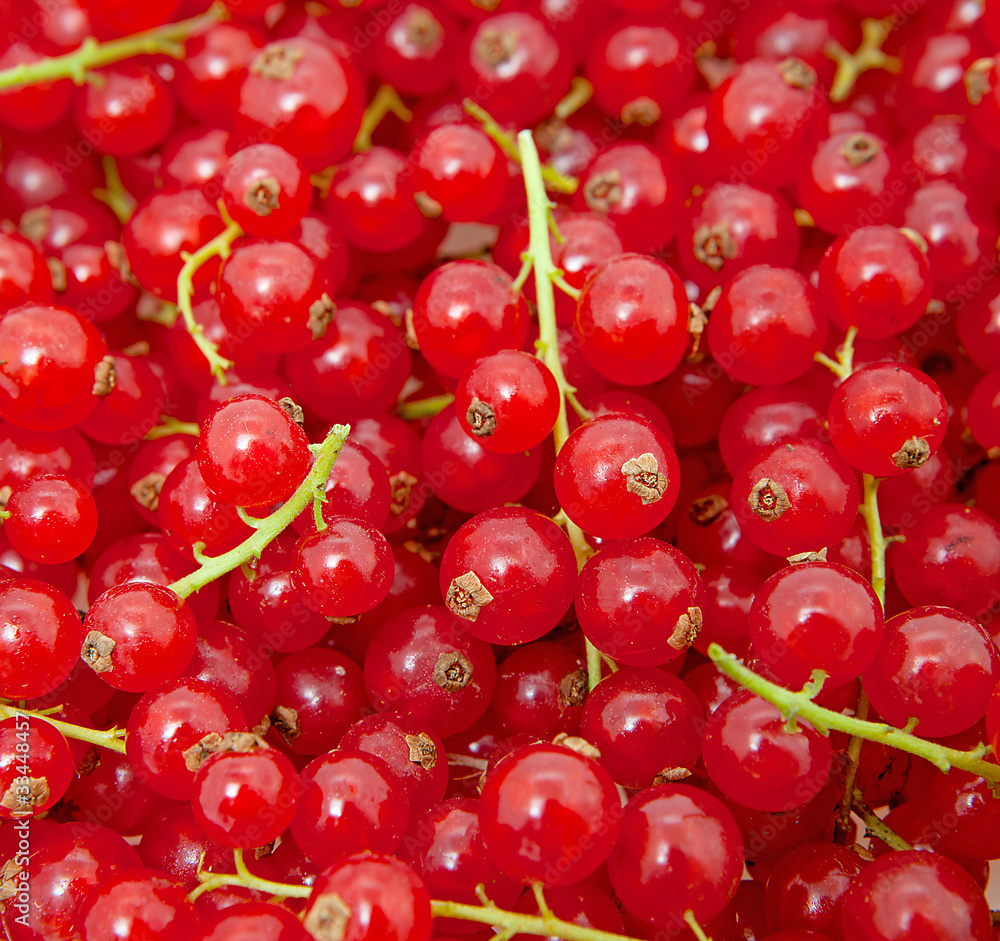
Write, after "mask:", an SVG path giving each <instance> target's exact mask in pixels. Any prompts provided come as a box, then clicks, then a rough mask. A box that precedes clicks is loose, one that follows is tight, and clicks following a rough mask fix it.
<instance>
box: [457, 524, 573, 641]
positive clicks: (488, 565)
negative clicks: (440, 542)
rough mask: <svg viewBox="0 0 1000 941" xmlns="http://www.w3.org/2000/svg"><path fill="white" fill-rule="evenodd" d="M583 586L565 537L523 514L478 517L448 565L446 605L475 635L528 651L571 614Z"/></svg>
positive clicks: (461, 533) (460, 539)
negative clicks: (525, 645)
mask: <svg viewBox="0 0 1000 941" xmlns="http://www.w3.org/2000/svg"><path fill="white" fill-rule="evenodd" d="M477 583H478V584H477ZM575 584H576V561H575V559H574V556H573V549H572V547H571V546H570V543H569V539H568V538H567V537H566V535H565V533H563V531H562V530H560V529H559V527H558V526H556V524H555V523H553V522H552V520H550V519H549V518H548V517H546V516H543V515H542V514H541V513H536V512H535V511H534V510H528V509H525V508H523V507H500V508H498V509H495V510H488V511H486V512H484V513H480V514H478V515H477V516H474V517H473V518H472V519H471V520H469V522H467V523H465V524H464V525H463V526H462V527H461V528H460V529H459V530H458V531H457V532H456V533H455V534H454V536H452V538H451V540H450V541H449V543H448V546H447V548H446V549H445V552H444V555H443V556H442V558H441V574H440V585H441V593H442V595H443V596H444V598H445V604H447V605H448V607H449V608H450V609H451V610H452V611H453V612H454V613H455V614H456V615H458V616H459V617H460V618H462V619H463V622H464V623H463V627H464V628H465V629H466V630H468V631H469V633H470V634H472V635H473V636H474V637H478V638H480V639H481V640H485V641H488V642H490V643H494V644H523V643H527V642H528V641H532V640H536V639H537V638H539V637H541V636H542V634H545V633H547V632H548V631H550V630H551V629H552V628H553V627H555V626H556V624H557V623H558V622H559V620H560V619H561V618H562V617H563V615H564V614H565V613H566V611H567V609H568V608H569V606H570V603H571V599H572V597H573V589H574V586H575ZM484 590H485V592H486V593H488V595H489V596H490V597H489V598H487V597H486V594H483V591H484Z"/></svg>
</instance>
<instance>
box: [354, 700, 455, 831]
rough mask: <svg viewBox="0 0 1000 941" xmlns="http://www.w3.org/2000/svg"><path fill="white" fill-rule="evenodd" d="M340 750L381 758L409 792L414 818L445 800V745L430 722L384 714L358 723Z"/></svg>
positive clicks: (395, 713) (446, 776)
mask: <svg viewBox="0 0 1000 941" xmlns="http://www.w3.org/2000/svg"><path fill="white" fill-rule="evenodd" d="M340 748H342V749H356V750H358V751H362V752H366V753H367V754H370V755H376V756H377V757H379V758H381V759H382V760H383V761H385V763H386V764H387V765H389V768H390V769H391V771H392V773H393V774H394V775H395V778H396V780H397V781H398V782H399V784H400V786H401V787H402V788H403V789H404V790H405V791H406V795H407V797H408V799H409V802H410V814H411V818H413V817H416V815H417V814H422V813H423V812H424V811H425V810H427V808H428V807H430V806H431V805H432V804H436V803H437V802H438V801H439V800H441V799H442V798H443V797H444V792H445V788H446V787H447V786H448V763H447V756H446V752H445V747H444V742H442V741H441V737H440V736H439V735H438V734H437V732H435V731H434V729H433V728H432V727H431V726H430V725H428V724H427V723H426V722H423V721H421V720H418V719H415V718H414V717H413V716H409V715H406V714H405V713H400V712H380V713H378V714H376V715H373V716H366V717H365V718H364V719H361V720H360V721H359V722H355V723H354V725H352V726H351V727H350V728H349V729H348V730H347V731H346V732H345V733H344V737H343V738H342V739H341V740H340Z"/></svg>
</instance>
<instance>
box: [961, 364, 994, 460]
mask: <svg viewBox="0 0 1000 941" xmlns="http://www.w3.org/2000/svg"><path fill="white" fill-rule="evenodd" d="M966 422H967V424H968V426H969V431H970V432H971V434H972V437H973V438H975V439H976V443H977V444H978V445H979V446H980V447H981V448H983V449H984V450H986V451H990V450H991V449H993V448H1000V369H994V370H993V371H992V372H989V373H987V374H986V375H985V376H983V378H982V379H980V380H979V382H977V383H976V385H975V386H974V387H973V389H972V393H971V394H970V395H969V401H968V405H967V408H966Z"/></svg>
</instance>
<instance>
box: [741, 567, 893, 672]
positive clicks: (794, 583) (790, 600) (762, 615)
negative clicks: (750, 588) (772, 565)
mask: <svg viewBox="0 0 1000 941" xmlns="http://www.w3.org/2000/svg"><path fill="white" fill-rule="evenodd" d="M747 623H748V628H749V632H750V656H752V657H757V658H759V659H761V660H763V661H764V663H766V664H767V667H768V669H769V670H771V672H772V673H774V675H775V676H776V677H777V678H778V680H779V681H780V682H781V683H782V684H783V685H785V686H789V687H791V688H794V689H798V688H800V687H802V686H804V685H805V684H806V683H807V682H808V681H809V678H810V676H811V674H812V671H813V670H823V671H824V672H825V673H827V674H828V675H829V679H828V680H827V681H826V682H827V687H829V688H832V687H834V686H840V685H841V684H843V683H848V682H850V681H851V680H853V679H855V678H856V677H857V676H858V675H859V674H860V673H861V671H862V670H864V669H865V668H866V667H867V666H868V665H869V664H870V663H871V662H872V660H874V659H875V655H876V653H877V651H878V648H879V644H880V642H881V640H882V630H883V623H882V609H881V605H880V604H879V602H878V599H877V598H876V597H875V594H874V592H873V591H872V590H871V587H870V586H869V584H868V582H867V581H865V579H863V578H862V577H861V576H860V575H858V574H857V573H856V572H853V571H851V569H849V568H846V567H845V566H843V565H834V564H832V563H828V562H803V563H800V564H798V565H793V566H790V567H788V568H785V569H782V570H781V571H780V572H777V573H776V574H774V575H772V576H771V577H770V578H769V579H768V580H767V581H766V582H764V584H763V585H761V586H760V588H758V589H757V592H756V594H755V595H754V599H753V605H752V606H751V608H750V614H749V617H748V622H747Z"/></svg>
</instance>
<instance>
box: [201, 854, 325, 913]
mask: <svg viewBox="0 0 1000 941" xmlns="http://www.w3.org/2000/svg"><path fill="white" fill-rule="evenodd" d="M233 861H234V862H235V865H236V872H235V873H227V872H220V873H214V872H200V871H199V873H198V878H199V880H201V885H199V886H198V887H197V888H195V889H192V891H191V892H189V893H188V901H190V902H193V901H195V900H196V899H197V898H198V897H199V896H200V895H204V894H205V893H206V892H211V891H212V890H213V889H218V888H221V887H222V886H224V885H239V886H243V887H244V888H247V889H256V890H257V891H258V892H264V893H266V894H268V895H276V896H278V897H279V898H284V899H290V898H295V899H307V898H309V896H310V895H312V887H311V886H308V885H290V884H288V883H285V882H272V881H271V880H270V879H261V878H260V877H259V876H255V875H254V874H253V873H252V872H250V870H249V869H247V864H246V863H245V862H244V861H243V850H233Z"/></svg>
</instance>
